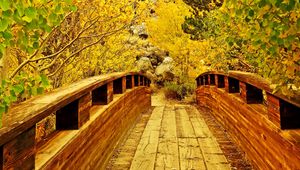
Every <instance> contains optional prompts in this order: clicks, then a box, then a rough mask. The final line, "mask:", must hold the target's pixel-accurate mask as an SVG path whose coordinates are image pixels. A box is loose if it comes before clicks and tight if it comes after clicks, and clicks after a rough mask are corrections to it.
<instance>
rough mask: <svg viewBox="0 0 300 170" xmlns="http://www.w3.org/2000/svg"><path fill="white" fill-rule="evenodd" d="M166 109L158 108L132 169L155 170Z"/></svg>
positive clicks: (145, 133) (146, 129) (140, 144)
mask: <svg viewBox="0 0 300 170" xmlns="http://www.w3.org/2000/svg"><path fill="white" fill-rule="evenodd" d="M163 110H164V107H156V108H155V109H154V110H153V112H152V115H151V117H150V119H149V121H148V124H147V126H146V128H145V130H144V132H143V135H142V138H141V141H140V143H139V145H138V147H137V151H136V153H135V156H134V159H133V161H132V164H131V168H130V169H136V170H138V169H143V170H147V169H154V167H155V158H156V153H157V146H158V141H159V131H160V126H161V120H162V113H163Z"/></svg>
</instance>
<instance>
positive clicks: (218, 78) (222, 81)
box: [215, 75, 225, 88]
mask: <svg viewBox="0 0 300 170" xmlns="http://www.w3.org/2000/svg"><path fill="white" fill-rule="evenodd" d="M215 76H216V77H215V78H216V86H217V87H218V88H224V87H225V79H224V76H223V75H215Z"/></svg>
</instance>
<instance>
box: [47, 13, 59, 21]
mask: <svg viewBox="0 0 300 170" xmlns="http://www.w3.org/2000/svg"><path fill="white" fill-rule="evenodd" d="M49 20H50V22H52V23H58V22H57V15H56V14H55V13H51V14H50V15H49Z"/></svg>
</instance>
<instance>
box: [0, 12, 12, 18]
mask: <svg viewBox="0 0 300 170" xmlns="http://www.w3.org/2000/svg"><path fill="white" fill-rule="evenodd" d="M2 16H4V17H7V18H8V17H11V16H12V12H11V10H6V11H3V12H2Z"/></svg>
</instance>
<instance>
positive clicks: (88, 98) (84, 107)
mask: <svg viewBox="0 0 300 170" xmlns="http://www.w3.org/2000/svg"><path fill="white" fill-rule="evenodd" d="M78 104H79V106H78V107H79V113H78V118H79V120H78V122H79V128H80V127H81V126H82V125H84V123H85V122H87V121H88V120H90V109H91V107H92V93H91V92H89V93H87V94H86V95H84V96H82V97H81V98H80V99H79V103H78Z"/></svg>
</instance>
